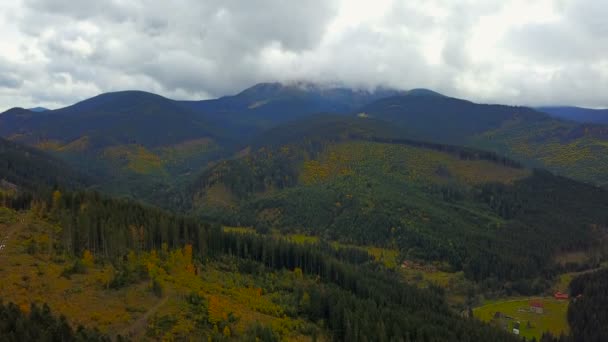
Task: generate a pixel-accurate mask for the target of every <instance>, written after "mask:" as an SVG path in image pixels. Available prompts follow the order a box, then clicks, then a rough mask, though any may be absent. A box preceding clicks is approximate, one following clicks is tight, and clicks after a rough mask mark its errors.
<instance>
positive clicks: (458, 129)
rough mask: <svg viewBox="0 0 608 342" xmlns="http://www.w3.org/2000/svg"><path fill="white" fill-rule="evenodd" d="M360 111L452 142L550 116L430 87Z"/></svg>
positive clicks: (429, 137) (426, 136) (420, 134)
mask: <svg viewBox="0 0 608 342" xmlns="http://www.w3.org/2000/svg"><path fill="white" fill-rule="evenodd" d="M358 113H359V114H361V113H363V114H365V115H367V116H369V117H373V118H376V119H379V120H385V121H388V122H392V123H396V124H400V125H403V126H404V127H407V129H408V131H409V132H411V134H413V135H414V137H415V138H421V139H426V140H431V141H437V142H444V143H453V144H459V143H462V142H463V141H464V140H466V139H467V138H468V137H470V136H473V135H475V134H479V133H482V132H485V131H487V130H490V129H495V128H498V127H500V126H501V125H502V124H503V123H505V122H507V121H510V120H516V119H524V120H526V121H537V120H544V119H546V118H548V116H547V115H546V114H543V113H539V112H536V111H534V110H533V109H530V108H526V107H510V106H503V105H485V104H477V103H473V102H470V101H466V100H461V99H457V98H452V97H446V96H442V95H440V94H437V93H435V92H432V91H428V90H414V91H411V92H408V93H406V94H405V95H401V96H393V97H389V98H384V99H381V100H378V101H376V102H373V103H371V104H369V105H366V106H363V107H362V108H360V109H358Z"/></svg>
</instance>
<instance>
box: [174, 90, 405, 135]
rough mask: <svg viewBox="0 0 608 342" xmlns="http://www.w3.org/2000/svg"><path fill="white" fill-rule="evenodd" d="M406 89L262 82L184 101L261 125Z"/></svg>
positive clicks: (346, 108) (226, 119)
mask: <svg viewBox="0 0 608 342" xmlns="http://www.w3.org/2000/svg"><path fill="white" fill-rule="evenodd" d="M402 93H403V92H401V91H398V90H395V89H387V88H377V89H374V90H358V89H351V88H345V87H331V86H321V85H316V84H311V83H291V84H282V83H260V84H257V85H255V86H253V87H251V88H248V89H246V90H244V91H242V92H240V93H239V94H237V95H233V96H225V97H221V98H219V99H215V100H205V101H183V102H182V103H183V104H184V105H185V106H186V107H187V108H190V109H192V110H195V111H197V112H199V113H203V114H205V115H206V117H207V118H213V119H214V120H217V121H218V122H221V123H224V124H226V123H232V124H241V125H246V126H251V127H255V128H258V129H260V128H270V127H272V126H274V125H276V124H280V123H283V122H287V121H291V120H294V119H297V118H301V117H303V116H306V115H310V114H314V113H348V112H350V111H352V110H353V109H355V108H358V107H360V106H363V105H365V104H368V103H370V102H373V101H375V100H378V99H381V98H384V97H388V96H395V95H398V94H402Z"/></svg>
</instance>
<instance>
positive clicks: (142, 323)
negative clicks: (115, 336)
mask: <svg viewBox="0 0 608 342" xmlns="http://www.w3.org/2000/svg"><path fill="white" fill-rule="evenodd" d="M167 300H169V296H165V297H163V298H162V299H161V300H159V301H158V302H157V303H156V304H154V306H153V307H151V308H150V309H148V311H146V312H145V313H144V314H143V315H142V316H141V317H139V318H138V319H137V320H136V321H135V322H133V324H131V326H130V327H128V328H126V329H125V330H123V331H122V332H121V333H120V334H121V335H122V336H126V337H135V336H137V335H139V334H141V333H142V332H143V331H144V330H145V329H146V327H147V324H148V318H150V316H152V315H153V314H154V313H155V312H156V311H157V310H158V309H159V308H160V307H161V306H163V305H164V304H165V303H166V302H167Z"/></svg>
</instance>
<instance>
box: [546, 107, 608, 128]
mask: <svg viewBox="0 0 608 342" xmlns="http://www.w3.org/2000/svg"><path fill="white" fill-rule="evenodd" d="M537 109H538V110H539V111H541V112H545V113H547V114H549V115H552V116H554V117H556V118H560V119H565V120H571V121H575V122H584V123H597V124H604V125H606V124H608V109H590V108H581V107H567V106H564V107H560V106H555V107H539V108H537Z"/></svg>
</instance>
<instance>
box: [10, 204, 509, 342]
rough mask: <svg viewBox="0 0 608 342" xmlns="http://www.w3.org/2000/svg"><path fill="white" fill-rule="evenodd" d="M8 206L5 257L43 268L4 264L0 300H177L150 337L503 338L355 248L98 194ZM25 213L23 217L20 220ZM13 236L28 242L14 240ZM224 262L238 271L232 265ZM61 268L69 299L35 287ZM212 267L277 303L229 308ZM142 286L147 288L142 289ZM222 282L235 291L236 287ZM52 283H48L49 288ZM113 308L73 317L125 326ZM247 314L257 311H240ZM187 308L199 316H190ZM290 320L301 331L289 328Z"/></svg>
mask: <svg viewBox="0 0 608 342" xmlns="http://www.w3.org/2000/svg"><path fill="white" fill-rule="evenodd" d="M7 210H8V209H3V216H2V224H3V225H8V226H9V227H14V228H13V229H18V230H19V232H18V234H19V235H18V236H17V237H16V238H14V239H12V240H9V241H8V243H9V244H11V246H10V247H9V248H8V250H7V251H3V252H4V253H8V254H6V255H3V256H2V257H3V258H8V259H7V260H9V261H10V262H11V263H14V262H17V260H21V262H23V261H25V262H31V261H28V260H30V259H32V257H33V260H38V261H37V262H36V265H33V266H32V267H33V269H32V271H34V270H36V269H38V270H39V271H38V273H37V274H36V273H35V272H32V273H30V272H29V271H28V270H26V269H24V270H22V271H21V272H20V275H19V276H20V277H22V278H23V277H27V279H25V278H24V279H22V280H17V279H14V278H15V275H11V273H7V272H10V269H6V268H3V269H2V270H0V272H2V277H1V278H0V279H2V280H0V287H1V288H2V289H3V293H4V300H13V301H18V302H25V301H27V300H41V301H42V300H45V301H51V303H52V304H54V305H56V306H57V307H58V309H57V310H59V311H60V312H61V311H65V312H66V313H67V314H70V315H74V313H73V312H74V311H73V310H74V308H73V307H74V306H76V307H79V306H81V305H86V304H87V300H86V299H85V298H86V297H83V296H82V295H85V293H89V291H93V293H95V295H94V296H95V297H97V296H108V295H111V294H112V293H116V292H114V291H120V292H118V293H128V292H125V291H144V292H140V293H141V294H140V295H141V296H144V295H145V292H146V291H149V293H150V295H154V294H155V295H156V296H157V297H159V298H168V300H169V301H171V302H175V301H177V302H175V304H174V305H178V306H177V307H176V309H177V311H170V312H173V313H172V314H165V315H164V316H158V315H157V316H155V318H150V320H149V322H148V327H147V328H144V332H145V334H144V335H143V336H147V337H149V338H160V337H161V336H165V337H169V336H173V337H176V338H179V337H180V336H181V337H185V336H191V335H192V334H196V335H201V336H205V335H207V336H210V337H212V338H213V339H214V340H223V339H227V338H229V337H231V336H234V337H243V338H244V337H247V336H254V337H255V336H256V335H257V336H259V337H263V336H267V337H268V338H270V340H272V339H273V338H274V337H272V336H275V335H276V336H277V337H276V338H279V336H283V337H288V336H292V337H294V336H295V335H293V334H296V335H304V336H306V335H308V336H311V335H310V334H313V336H315V335H318V336H323V335H325V336H328V337H329V338H332V339H337V340H363V339H378V340H390V339H394V338H403V339H409V340H414V341H417V340H420V341H422V340H453V339H462V338H465V337H466V338H467V339H470V340H479V339H482V340H486V339H494V340H511V338H510V337H509V335H507V334H506V333H503V332H500V331H499V330H495V329H493V328H490V327H489V326H485V325H482V324H480V323H477V322H475V321H467V320H463V319H461V318H459V317H458V316H457V315H455V314H454V313H452V312H450V310H449V309H448V307H447V305H446V303H445V302H444V299H443V297H442V293H441V291H437V290H433V289H429V290H420V289H417V288H415V287H412V286H409V285H406V284H403V283H401V281H400V280H399V278H398V277H397V274H395V273H393V272H391V271H389V270H386V269H384V268H383V267H382V266H381V265H378V264H376V263H374V262H371V261H369V260H370V258H369V256H367V255H366V254H365V253H362V252H360V251H359V250H356V249H353V250H348V249H340V250H336V249H333V248H332V247H328V246H323V245H301V244H295V243H291V242H287V241H286V240H282V239H274V238H268V237H260V236H255V235H250V234H238V233H237V234H235V233H225V232H223V231H222V230H221V229H219V227H214V226H210V225H201V224H199V223H197V222H196V221H194V220H192V219H189V218H186V217H180V216H177V215H173V214H169V213H167V212H164V211H161V210H158V209H154V208H151V207H145V206H142V205H140V204H137V203H135V202H130V201H125V200H113V199H110V198H105V197H103V196H100V195H98V194H94V193H59V192H55V193H53V194H52V196H50V197H49V198H48V199H45V198H43V197H39V198H38V199H37V200H34V201H33V202H32V207H31V209H30V210H29V211H28V212H27V213H26V212H23V214H21V213H16V212H13V211H11V210H8V211H7ZM21 215H27V216H23V217H22V218H21V219H19V217H20V216H21ZM25 217H29V219H27V222H29V223H28V224H27V225H26V226H15V225H16V224H18V223H17V222H19V221H20V220H21V221H22V220H23V219H25ZM49 229H50V230H49ZM51 232H52V233H51ZM19 236H27V237H28V238H27V239H26V240H21V239H22V238H20V237H19ZM222 265H225V266H222ZM230 265H233V266H230ZM226 267H228V268H226ZM232 267H236V268H234V269H233V271H229V270H230V269H232ZM61 268H63V271H62V272H61V277H62V278H65V280H61V281H60V282H59V283H64V284H66V282H67V284H69V283H72V284H74V285H72V286H76V288H80V290H78V291H77V292H66V293H65V294H64V296H66V295H67V296H69V297H70V298H72V299H71V301H70V303H71V304H70V306H69V307H64V306H63V305H60V304H59V303H60V302H57V303H55V299H54V298H55V296H54V293H55V292H54V291H57V290H56V286H58V283H57V282H58V281H57V280H55V281H51V282H48V283H47V285H46V286H45V287H46V290H44V287H39V285H37V283H38V282H40V281H45V280H46V277H47V274H49V275H51V274H54V272H55V271H54V270H55V269H58V270H59V269H61ZM214 272H220V273H222V272H228V273H226V276H225V277H228V278H230V277H232V276H230V275H229V274H231V272H238V274H241V276H239V278H240V279H242V280H245V279H251V280H246V284H247V283H249V285H245V284H243V285H245V287H244V288H242V291H245V289H247V288H249V287H250V286H254V289H255V288H260V286H261V288H260V290H255V291H260V292H259V293H258V295H257V296H262V297H260V299H259V300H258V299H256V301H262V303H263V302H264V298H265V296H264V295H262V294H266V293H268V294H266V296H271V297H272V298H275V299H277V300H278V302H276V304H273V305H270V304H263V306H259V307H258V306H256V305H258V304H255V302H252V300H253V299H254V298H255V295H253V293H252V294H251V295H247V296H252V295H253V296H254V297H245V298H246V299H247V301H246V302H240V303H241V304H240V305H245V307H242V308H241V309H236V308H239V306H238V305H237V304H238V303H239V299H238V298H240V297H231V295H230V293H232V292H225V291H222V292H217V291H218V290H217V289H214V288H213V287H211V288H209V287H208V285H206V284H207V283H206V281H205V280H204V279H209V278H208V277H209V276H210V274H212V273H214ZM273 274H274V275H273ZM292 274H293V275H292ZM269 275H273V276H271V277H278V279H280V284H282V285H280V287H279V288H276V284H274V285H271V284H273V283H274V282H272V283H266V282H265V281H263V280H262V279H264V278H266V277H268V276H269ZM315 278H316V279H317V280H316V281H314V279H315ZM13 279H14V280H13ZM35 279H38V280H37V281H34V280H35ZM86 279H90V280H86ZM197 279H198V280H197ZM242 280H241V281H242ZM13 281H14V282H15V283H13ZM30 281H33V283H30ZM83 281H84V282H83ZM90 281H92V282H90ZM201 281H202V282H201ZM207 281H210V280H207ZM250 281H253V283H250ZM21 282H25V283H30V284H29V285H27V286H26V288H27V289H28V290H27V293H26V292H23V289H21V288H20V287H19V286H17V285H18V284H19V283H21ZM142 283H143V284H150V285H149V287H146V286H144V287H143V288H142V287H141V286H140V284H142ZM76 284H79V285H76ZM61 286H62V287H63V286H65V285H61ZM224 286H228V287H227V288H231V287H234V286H237V287H238V285H237V284H234V285H229V284H224V285H223V286H222V287H224ZM67 288H72V287H71V286H69V285H68V287H67ZM146 288H148V290H146ZM273 288H274V289H273ZM129 289H130V290H129ZM136 289H139V290H136ZM49 290H52V291H51V292H50V293H49ZM284 291H287V292H284ZM44 293H46V294H44ZM118 293H116V295H119V294H118ZM145 296H147V295H145ZM127 298H129V297H127ZM235 299H236V300H237V302H234V301H235ZM62 300H63V299H62ZM83 301H84V302H83ZM165 301H166V300H163V301H161V303H165ZM226 301H227V302H226ZM273 301H274V300H273ZM109 303H113V301H111V302H108V304H109ZM178 303H181V304H178ZM220 303H225V304H220ZM229 303H233V304H229ZM246 303H248V304H246ZM20 304H22V303H20ZM114 305H115V304H111V306H109V307H108V306H106V309H100V311H99V313H98V314H95V312H88V311H87V310H86V309H84V307H83V309H84V311H79V312H78V316H75V317H77V319H78V320H84V321H88V322H95V321H97V322H107V323H105V324H103V325H102V327H103V329H104V330H107V329H110V330H108V331H116V330H114V328H112V327H120V326H124V324H125V323H127V322H128V319H126V321H127V322H125V323H121V318H120V317H121V316H120V315H119V316H116V317H105V316H99V314H108V313H109V310H120V309H119V308H117V307H115V306H114ZM167 305H168V304H167ZM260 305H262V304H260ZM267 305H270V306H267ZM277 305H278V306H277ZM294 305H295V306H294ZM169 307H170V306H169ZM169 307H167V309H169ZM181 308H183V309H181ZM123 310H125V309H123ZM133 310H135V309H133ZM137 310H139V309H137ZM144 310H147V309H144ZM183 310H185V311H183ZM216 310H219V311H216ZM224 310H230V311H224ZM239 310H244V311H239ZM252 310H253V311H252ZM136 312H137V311H136ZM222 312H223V313H222ZM248 312H251V314H253V315H254V316H253V317H250V316H245V313H248ZM255 312H261V313H263V314H264V317H265V318H264V319H263V321H266V322H269V323H270V325H269V326H268V327H260V326H256V325H255V323H254V322H255V317H257V315H258V314H254V313H255ZM193 314H194V315H195V316H191V315H193ZM121 315H124V314H121ZM183 315H186V316H183ZM247 315H250V314H249V313H248V314H247ZM128 316H130V315H128ZM87 317H91V318H89V319H87ZM95 317H96V318H95ZM188 317H190V318H188ZM273 317H274V318H273ZM371 317H374V319H371ZM252 318H253V319H254V320H252ZM171 322H173V323H171ZM178 322H179V323H178ZM273 322H274V323H273ZM298 322H301V323H298ZM320 322H324V323H320ZM193 323H194V324H193ZM98 324H99V323H98ZM184 324H185V325H184ZM290 324H298V326H301V328H295V327H291V328H288V327H290ZM302 324H304V325H302ZM271 326H272V327H276V328H277V329H278V330H279V331H278V332H272V330H268V329H273V328H270V327H271ZM281 327H282V328H281ZM294 328H295V329H294ZM66 329H67V328H66ZM125 331H131V330H129V328H127V330H125ZM139 334H141V332H139ZM283 334H285V335H283ZM133 336H142V335H137V334H135V335H133ZM268 338H266V340H269V339H268ZM313 339H314V337H313Z"/></svg>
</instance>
